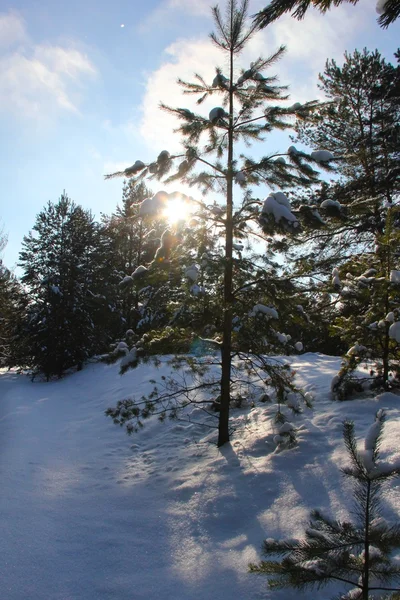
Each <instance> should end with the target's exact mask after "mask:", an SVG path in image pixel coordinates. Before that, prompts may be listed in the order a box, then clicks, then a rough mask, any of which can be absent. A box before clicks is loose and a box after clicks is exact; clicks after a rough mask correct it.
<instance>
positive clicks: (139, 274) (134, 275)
mask: <svg viewBox="0 0 400 600" xmlns="http://www.w3.org/2000/svg"><path fill="white" fill-rule="evenodd" d="M146 273H148V269H147V268H146V267H144V266H143V265H139V266H138V267H136V269H135V270H134V271H133V273H132V279H138V278H139V277H143V275H145V274H146Z"/></svg>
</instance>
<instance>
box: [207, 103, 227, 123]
mask: <svg viewBox="0 0 400 600" xmlns="http://www.w3.org/2000/svg"><path fill="white" fill-rule="evenodd" d="M225 116H226V112H225V111H224V109H223V108H222V107H221V106H216V107H215V108H213V109H211V110H210V114H209V115H208V118H209V119H210V121H211V123H216V122H217V121H219V119H223V118H224V117H225Z"/></svg>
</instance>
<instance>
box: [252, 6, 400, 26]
mask: <svg viewBox="0 0 400 600" xmlns="http://www.w3.org/2000/svg"><path fill="white" fill-rule="evenodd" d="M343 2H348V3H350V4H357V3H358V0H271V2H270V3H269V4H268V6H266V7H265V8H264V9H263V10H261V11H260V12H259V13H257V14H256V16H255V22H256V23H257V25H258V26H259V27H261V28H263V27H267V25H269V24H270V23H273V22H274V21H276V19H279V17H281V16H282V15H284V14H285V13H288V12H291V11H292V10H294V12H293V13H292V16H293V17H296V18H297V19H302V18H303V17H304V15H305V14H306V12H307V10H308V9H309V7H310V6H315V7H316V8H318V9H319V10H320V11H321V12H322V13H325V12H326V11H327V10H329V9H331V8H332V7H334V6H339V5H340V4H342V3H343ZM376 10H377V12H378V13H379V14H380V17H379V19H378V23H379V25H380V26H381V27H388V26H389V25H390V24H391V23H394V21H396V19H398V17H399V16H400V2H399V0H378V2H377V3H376Z"/></svg>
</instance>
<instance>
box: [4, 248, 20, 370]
mask: <svg viewBox="0 0 400 600" xmlns="http://www.w3.org/2000/svg"><path fill="white" fill-rule="evenodd" d="M25 309H26V296H25V294H24V293H23V291H22V289H21V286H20V284H19V283H18V281H17V279H16V278H15V277H14V275H13V274H12V273H11V272H10V271H9V270H8V269H7V268H6V267H5V266H4V265H3V263H2V261H1V260H0V366H3V367H5V366H6V367H14V366H19V365H21V362H20V356H21V352H22V347H23V343H24V340H23V334H22V332H23V322H24V316H25Z"/></svg>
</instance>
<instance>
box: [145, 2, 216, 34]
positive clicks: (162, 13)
mask: <svg viewBox="0 0 400 600" xmlns="http://www.w3.org/2000/svg"><path fill="white" fill-rule="evenodd" d="M184 15H187V16H190V17H209V16H211V10H210V0H196V2H188V0H164V2H161V3H160V4H159V5H158V6H157V8H156V9H155V10H153V11H152V12H151V13H150V14H149V15H147V16H146V18H145V19H144V21H142V22H141V23H140V24H139V26H138V29H139V31H141V32H142V33H145V32H148V31H152V30H154V28H157V27H160V26H161V27H163V28H165V27H166V25H168V26H169V27H172V26H174V25H176V24H178V23H180V22H181V19H182V17H183V16H184Z"/></svg>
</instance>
